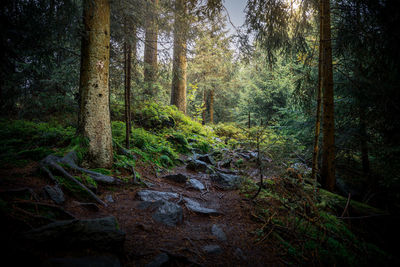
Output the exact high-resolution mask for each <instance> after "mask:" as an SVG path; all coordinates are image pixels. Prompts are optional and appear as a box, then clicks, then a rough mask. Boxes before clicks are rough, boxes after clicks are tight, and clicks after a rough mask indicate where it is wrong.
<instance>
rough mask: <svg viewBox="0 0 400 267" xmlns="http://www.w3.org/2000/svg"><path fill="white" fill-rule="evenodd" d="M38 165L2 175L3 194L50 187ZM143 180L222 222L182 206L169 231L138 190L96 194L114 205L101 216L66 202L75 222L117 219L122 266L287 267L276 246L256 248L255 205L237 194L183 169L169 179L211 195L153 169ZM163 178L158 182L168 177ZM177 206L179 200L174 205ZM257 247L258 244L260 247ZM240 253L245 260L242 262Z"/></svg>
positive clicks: (125, 188) (144, 173)
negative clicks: (220, 235) (168, 258)
mask: <svg viewBox="0 0 400 267" xmlns="http://www.w3.org/2000/svg"><path fill="white" fill-rule="evenodd" d="M37 167H38V166H37V164H36V165H35V164H34V163H32V164H29V165H28V166H27V167H25V168H22V169H13V170H9V171H6V170H0V175H1V177H2V178H1V180H0V185H1V190H9V189H12V188H20V187H30V188H32V189H33V190H34V191H35V192H37V193H38V194H40V193H41V190H42V187H43V186H44V185H46V184H48V183H49V181H46V179H44V178H43V177H41V176H40V175H38V174H39V173H38V171H37ZM138 171H139V173H140V174H141V176H142V178H143V179H145V180H146V181H148V182H151V183H153V184H154V187H152V188H151V189H152V190H158V191H167V192H176V193H179V194H180V195H181V196H183V197H190V198H192V199H194V200H196V201H198V202H200V203H201V204H202V206H203V207H207V208H214V209H217V210H218V211H220V212H222V215H219V216H207V215H199V214H196V213H193V212H191V211H189V210H188V209H187V208H186V207H185V205H184V204H183V203H181V206H182V207H183V210H184V220H183V223H182V224H180V225H178V226H176V227H169V226H165V225H162V224H160V223H158V222H155V221H154V220H153V219H152V217H151V215H152V211H151V210H141V209H138V208H137V205H138V203H139V202H140V201H139V200H138V199H137V197H136V193H137V192H138V191H139V190H143V189H145V188H144V187H140V186H135V185H125V186H118V187H117V186H114V187H107V188H105V187H102V188H100V189H99V190H98V192H97V194H98V195H99V196H100V198H102V199H104V198H105V196H106V195H109V194H111V195H112V198H113V199H114V203H110V204H109V205H108V207H100V210H99V211H89V210H87V209H86V208H83V207H81V206H79V205H77V202H76V200H75V199H74V198H73V197H72V196H68V195H67V196H66V200H67V201H66V203H65V205H64V208H65V210H66V211H68V212H70V213H71V214H73V215H74V216H76V217H77V218H95V217H102V216H106V215H110V214H111V215H113V216H115V217H116V218H117V220H118V222H119V226H120V228H121V229H122V230H123V231H125V232H126V242H125V248H124V256H123V258H122V263H123V265H124V266H144V265H146V264H147V263H149V262H151V261H152V259H153V258H154V257H155V256H156V255H158V254H160V253H162V252H168V253H169V254H170V255H172V254H173V255H175V256H176V257H174V259H175V261H174V263H173V264H172V265H174V266H176V265H177V266H185V265H188V263H187V262H186V263H185V261H184V260H189V261H191V262H195V263H198V264H201V265H204V266H222V265H228V266H271V265H272V266H275V265H278V266H280V265H283V263H282V262H281V261H280V260H279V256H278V255H275V254H276V253H274V251H273V246H271V245H270V244H269V245H268V243H265V242H263V243H257V237H258V236H257V235H256V230H257V229H259V228H260V227H262V225H260V222H255V221H253V220H252V216H251V211H252V209H253V206H252V205H253V204H252V203H251V202H249V201H246V200H244V199H243V198H242V196H241V195H240V194H239V192H238V191H222V190H219V189H217V188H216V187H215V186H213V184H212V183H211V181H210V179H209V175H207V174H202V173H195V172H191V171H188V170H186V168H185V166H181V167H177V168H175V169H173V170H171V171H170V172H169V173H182V174H185V175H188V176H190V177H192V178H196V179H198V180H200V181H201V182H202V183H203V184H204V185H206V187H207V192H203V193H200V192H199V191H196V190H193V189H188V188H186V187H185V185H184V184H183V185H182V184H178V183H173V182H170V181H168V180H165V179H163V178H160V177H157V176H156V175H155V172H154V169H153V168H151V167H148V166H147V167H141V168H139V169H138ZM165 174H166V173H163V174H162V175H159V176H164V175H165ZM175 201H176V202H177V201H178V200H175ZM213 224H218V225H219V226H220V227H221V228H222V229H223V230H224V232H225V233H226V236H227V239H228V240H227V241H226V242H223V241H219V240H217V239H216V237H214V236H213V235H212V233H211V227H212V225H213ZM256 243H257V244H256ZM206 245H219V246H220V247H221V248H222V250H223V253H222V254H217V255H210V254H207V253H206V252H204V251H203V249H202V248H203V247H204V246H206ZM238 249H240V250H242V252H243V255H244V256H245V259H243V257H240V256H239V255H238V254H237V250H238Z"/></svg>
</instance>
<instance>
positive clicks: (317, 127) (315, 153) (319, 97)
mask: <svg viewBox="0 0 400 267" xmlns="http://www.w3.org/2000/svg"><path fill="white" fill-rule="evenodd" d="M319 16H320V23H319V59H318V92H317V112H316V114H315V132H314V150H313V157H312V171H311V179H312V180H313V181H315V182H316V181H317V173H318V152H319V134H320V131H321V103H322V80H323V77H322V62H323V59H322V56H323V53H322V50H323V48H322V46H323V42H322V31H323V27H322V10H320V11H319Z"/></svg>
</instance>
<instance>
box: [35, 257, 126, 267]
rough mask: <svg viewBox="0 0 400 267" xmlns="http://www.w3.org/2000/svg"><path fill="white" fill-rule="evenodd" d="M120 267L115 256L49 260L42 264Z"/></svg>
mask: <svg viewBox="0 0 400 267" xmlns="http://www.w3.org/2000/svg"><path fill="white" fill-rule="evenodd" d="M87 266H96V267H120V266H121V262H120V261H119V259H118V257H116V256H113V255H111V256H88V257H80V258H51V259H48V260H46V261H44V262H43V263H42V267H87Z"/></svg>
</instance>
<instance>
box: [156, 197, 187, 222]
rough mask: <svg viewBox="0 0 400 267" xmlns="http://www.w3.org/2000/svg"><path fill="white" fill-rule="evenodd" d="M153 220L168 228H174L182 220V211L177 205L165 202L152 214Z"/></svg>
mask: <svg viewBox="0 0 400 267" xmlns="http://www.w3.org/2000/svg"><path fill="white" fill-rule="evenodd" d="M152 217H153V219H154V220H155V221H157V222H160V223H163V224H165V225H168V226H175V225H177V224H178V223H181V222H182V220H183V210H182V208H181V206H179V205H178V204H175V203H172V202H168V201H165V202H164V203H163V205H162V206H160V207H159V208H158V209H157V211H156V212H155V213H154V214H153V216H152Z"/></svg>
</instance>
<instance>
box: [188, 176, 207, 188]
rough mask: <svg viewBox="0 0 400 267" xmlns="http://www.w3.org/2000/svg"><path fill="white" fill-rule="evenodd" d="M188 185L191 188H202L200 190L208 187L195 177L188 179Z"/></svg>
mask: <svg viewBox="0 0 400 267" xmlns="http://www.w3.org/2000/svg"><path fill="white" fill-rule="evenodd" d="M187 185H188V187H190V188H193V189H196V190H200V191H202V190H204V189H206V188H205V186H204V185H203V184H202V183H201V182H200V181H199V180H197V179H194V178H192V179H189V181H187Z"/></svg>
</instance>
